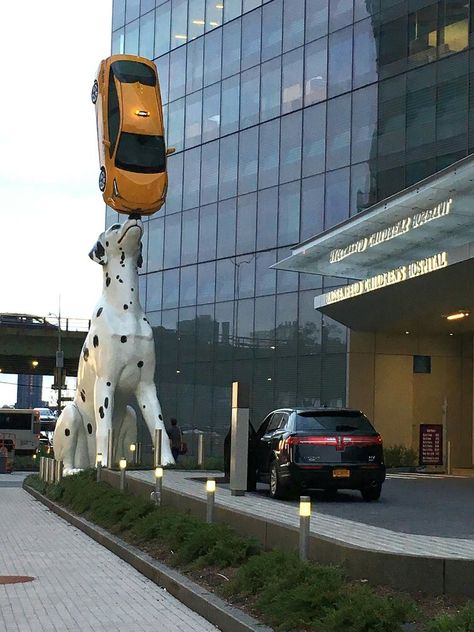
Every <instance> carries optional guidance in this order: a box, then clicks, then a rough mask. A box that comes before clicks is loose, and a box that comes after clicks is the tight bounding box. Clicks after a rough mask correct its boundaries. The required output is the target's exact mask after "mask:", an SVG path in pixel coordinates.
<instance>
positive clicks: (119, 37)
mask: <svg viewBox="0 0 474 632" xmlns="http://www.w3.org/2000/svg"><path fill="white" fill-rule="evenodd" d="M124 50H125V29H119V30H118V31H114V33H112V55H122V54H123V52H124Z"/></svg>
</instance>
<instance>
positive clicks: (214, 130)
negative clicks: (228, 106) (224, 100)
mask: <svg viewBox="0 0 474 632" xmlns="http://www.w3.org/2000/svg"><path fill="white" fill-rule="evenodd" d="M220 117H221V87H220V85H219V84H218V83H216V84H214V85H213V86H209V87H208V88H205V89H204V94H203V106H202V142H203V143H206V142H207V141H209V140H214V139H215V138H217V137H218V136H219V127H220Z"/></svg>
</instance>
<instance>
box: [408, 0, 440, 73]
mask: <svg viewBox="0 0 474 632" xmlns="http://www.w3.org/2000/svg"><path fill="white" fill-rule="evenodd" d="M437 46H438V6H437V4H433V3H430V5H429V6H422V7H420V8H419V9H418V10H417V11H414V12H413V13H410V14H409V16H408V50H409V60H408V61H409V63H410V64H411V65H419V64H424V63H427V62H430V61H435V59H436V49H437Z"/></svg>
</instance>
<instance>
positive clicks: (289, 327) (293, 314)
mask: <svg viewBox="0 0 474 632" xmlns="http://www.w3.org/2000/svg"><path fill="white" fill-rule="evenodd" d="M295 276H297V275H296V274H295ZM275 330H276V331H275V333H276V336H275V337H276V353H277V354H278V355H295V354H296V342H297V336H298V294H297V293H296V292H294V293H292V294H280V295H277V300H276V327H275Z"/></svg>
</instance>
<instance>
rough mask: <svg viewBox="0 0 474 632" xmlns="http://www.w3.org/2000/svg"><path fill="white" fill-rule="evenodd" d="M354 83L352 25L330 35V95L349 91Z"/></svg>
mask: <svg viewBox="0 0 474 632" xmlns="http://www.w3.org/2000/svg"><path fill="white" fill-rule="evenodd" d="M351 85H352V27H348V28H346V29H342V30H341V31H337V32H336V33H333V34H332V35H330V36H329V96H330V97H333V96H335V95H336V94H341V92H347V91H348V90H350V89H351Z"/></svg>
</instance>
